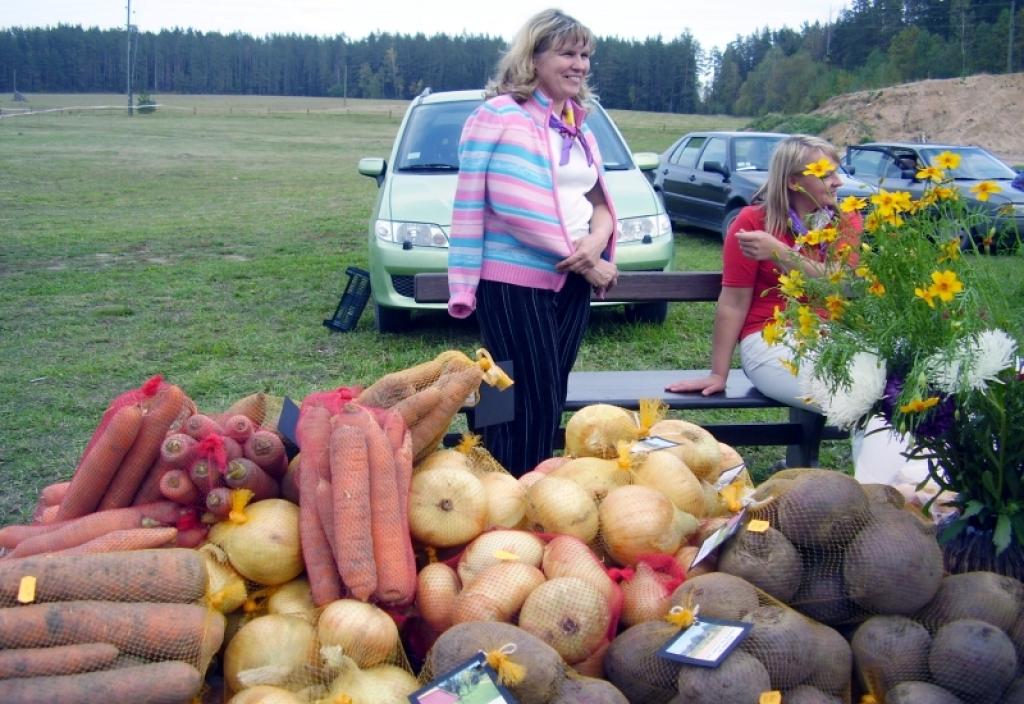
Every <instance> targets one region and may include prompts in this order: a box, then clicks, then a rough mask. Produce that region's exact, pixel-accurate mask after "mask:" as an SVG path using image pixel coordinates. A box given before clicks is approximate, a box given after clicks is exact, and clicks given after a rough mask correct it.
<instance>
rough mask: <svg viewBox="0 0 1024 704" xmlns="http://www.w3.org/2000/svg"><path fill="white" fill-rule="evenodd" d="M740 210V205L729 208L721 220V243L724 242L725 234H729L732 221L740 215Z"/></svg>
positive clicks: (741, 207)
mask: <svg viewBox="0 0 1024 704" xmlns="http://www.w3.org/2000/svg"><path fill="white" fill-rule="evenodd" d="M742 209H743V206H742V205H737V206H736V207H734V208H730V209H729V211H728V212H726V214H725V217H724V218H722V241H723V242H724V241H725V236H726V235H727V234H729V228H730V227H732V221H733V220H735V219H736V218H737V216H738V215H739V214H740V211H741V210H742Z"/></svg>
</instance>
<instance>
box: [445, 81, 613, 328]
mask: <svg viewBox="0 0 1024 704" xmlns="http://www.w3.org/2000/svg"><path fill="white" fill-rule="evenodd" d="M573 106H574V110H575V114H576V116H577V117H576V121H577V123H578V124H579V125H581V126H582V128H583V129H582V133H583V135H584V139H586V140H587V142H588V144H589V145H590V148H591V151H592V152H593V154H594V166H595V168H596V169H597V177H598V184H599V186H600V187H601V190H602V191H603V192H604V195H605V201H606V202H607V203H608V207H609V209H610V210H611V214H612V222H615V223H617V222H618V221H617V220H616V219H615V207H614V204H613V203H612V200H611V196H610V195H609V193H608V189H607V187H606V186H605V183H604V177H603V175H602V168H601V155H600V152H599V150H598V148H597V143H596V141H595V139H594V135H593V133H592V132H591V131H590V129H589V128H588V127H587V126H586V122H585V116H586V111H585V110H584V109H583V108H582V107H581V106H579V105H578V104H576V103H574V104H573ZM550 114H551V100H550V99H549V98H548V97H547V96H545V95H544V94H543V93H542V92H541V91H539V90H536V91H534V94H533V97H532V98H530V99H529V100H527V101H526V102H525V103H517V102H516V101H515V99H514V98H512V97H511V96H509V95H500V96H496V97H494V98H491V99H490V100H488V101H486V102H484V103H483V104H482V105H480V107H478V108H477V109H476V110H475V111H474V112H473V114H472V115H470V116H469V119H468V120H467V121H466V124H465V127H463V130H462V138H461V140H460V143H459V179H458V184H457V186H456V189H455V202H454V206H453V210H452V228H451V232H450V234H449V250H448V290H449V298H448V312H449V313H450V314H451V315H452V316H453V317H456V318H465V317H467V316H468V315H469V314H470V313H472V312H473V310H474V309H475V308H476V289H477V285H478V284H479V282H480V279H486V280H488V281H500V282H503V283H509V284H516V285H519V286H530V287H533V288H545V289H549V290H552V291H558V290H561V288H562V285H563V284H564V283H565V278H566V276H567V274H565V273H562V272H559V271H556V270H555V264H557V263H558V262H559V261H560V260H562V259H564V258H565V257H567V256H569V255H570V254H571V253H572V251H573V246H572V241H571V239H570V238H569V235H568V234H567V232H566V230H565V227H564V225H563V224H562V217H561V209H560V208H559V205H558V196H557V193H556V190H555V188H556V187H555V172H554V163H555V162H554V161H553V159H552V154H551V150H550V147H549V145H548V127H547V124H548V117H549V115H550ZM616 227H617V225H616ZM615 234H617V233H613V235H612V237H610V238H609V241H608V246H607V247H606V249H605V251H604V254H603V256H604V257H605V258H606V259H609V260H611V259H612V258H613V257H614V255H615Z"/></svg>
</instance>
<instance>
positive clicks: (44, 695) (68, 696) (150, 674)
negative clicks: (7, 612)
mask: <svg viewBox="0 0 1024 704" xmlns="http://www.w3.org/2000/svg"><path fill="white" fill-rule="evenodd" d="M202 684H203V679H202V675H200V674H199V671H198V670H197V669H196V668H194V667H192V666H191V665H189V664H188V663H185V662H181V661H178V660H170V661H167V662H154V663H150V664H148V665H132V666H129V667H121V668H115V669H113V670H100V671H98V672H82V673H79V674H74V675H54V676H51V677H13V678H11V679H9V680H4V695H3V697H4V702H5V703H6V704H38V703H39V702H76V703H77V704H110V703H111V702H147V703H148V704H180V702H189V701H193V700H194V699H195V697H196V695H197V694H198V692H199V689H200V687H201V686H202Z"/></svg>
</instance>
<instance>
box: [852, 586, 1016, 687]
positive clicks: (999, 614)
mask: <svg viewBox="0 0 1024 704" xmlns="http://www.w3.org/2000/svg"><path fill="white" fill-rule="evenodd" d="M1022 605H1024V584H1021V582H1020V581H1018V580H1016V579H1013V578H1012V577H1006V576H1003V575H997V574H995V573H992V572H966V573H962V574H952V575H947V576H945V577H943V578H942V581H941V583H940V585H939V589H938V591H937V592H936V594H935V596H934V598H933V599H932V600H931V601H929V602H928V603H927V604H926V605H925V606H924V607H923V608H922V609H921V610H920V611H918V612H917V613H916V614H913V615H912V616H909V617H908V616H900V615H884V616H872V617H871V618H869V619H867V620H866V621H864V622H863V623H862V624H860V625H859V626H858V627H857V629H856V631H855V632H854V633H853V636H852V638H851V644H852V646H853V654H854V663H855V668H856V671H857V675H858V678H859V680H860V683H861V686H862V687H863V688H864V690H865V691H867V692H869V693H871V694H872V695H873V696H875V698H876V699H877V700H878V701H881V702H896V703H897V704H899V702H910V701H950V702H964V703H965V704H985V703H988V702H1018V701H1021V699H1020V697H1021V694H1022V693H1024V692H1022V690H1021V687H1022V684H1021V683H1022V682H1024V615H1022V614H1024V608H1022ZM928 697H931V699H928Z"/></svg>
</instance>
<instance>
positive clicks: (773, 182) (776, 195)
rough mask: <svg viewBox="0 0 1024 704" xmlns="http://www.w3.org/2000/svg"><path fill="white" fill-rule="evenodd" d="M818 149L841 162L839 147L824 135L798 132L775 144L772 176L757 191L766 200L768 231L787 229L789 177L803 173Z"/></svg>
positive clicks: (770, 170)
mask: <svg viewBox="0 0 1024 704" xmlns="http://www.w3.org/2000/svg"><path fill="white" fill-rule="evenodd" d="M818 151H820V152H823V153H824V154H825V156H827V157H828V158H829V159H831V160H832V161H834V162H835V163H836V164H837V165H838V164H839V150H837V149H836V148H835V147H834V146H833V145H832V143H830V142H828V141H826V140H824V139H822V138H821V137H812V136H811V135H806V134H794V135H792V136H789V137H786V138H785V139H784V140H782V141H781V142H779V146H777V147H776V148H775V153H774V154H772V161H771V164H770V165H769V167H768V180H767V181H765V184H764V185H763V186H761V188H759V189H758V191H757V193H756V194H754V200H755V201H757V200H761V201H763V203H764V211H765V218H764V220H765V228H766V229H767V230H768V232H771V233H773V234H777V233H780V232H785V231H786V229H787V228H788V227H789V209H790V202H789V194H790V189H789V179H790V178H791V177H793V176H799V175H801V174H802V173H803V171H804V167H805V166H807V164H808V163H810V162H811V161H813V159H812V157H813V155H814V153H815V152H818Z"/></svg>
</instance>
